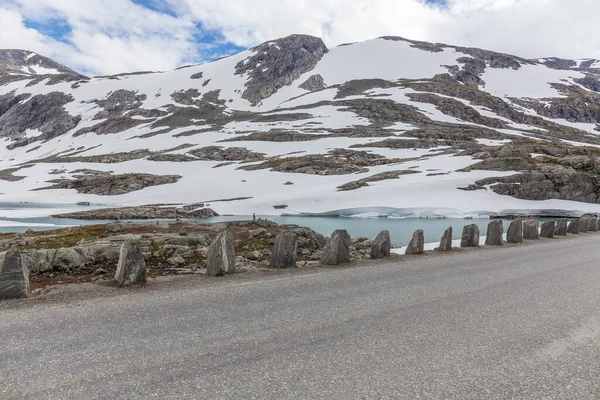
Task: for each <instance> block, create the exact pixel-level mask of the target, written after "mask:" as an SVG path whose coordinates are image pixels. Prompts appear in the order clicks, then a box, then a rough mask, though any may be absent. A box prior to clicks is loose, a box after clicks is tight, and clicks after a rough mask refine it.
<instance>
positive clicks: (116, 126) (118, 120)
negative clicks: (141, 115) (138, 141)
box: [73, 116, 148, 137]
mask: <svg viewBox="0 0 600 400" xmlns="http://www.w3.org/2000/svg"><path fill="white" fill-rule="evenodd" d="M145 123H148V121H144V120H139V119H133V118H130V117H126V116H125V117H115V118H110V119H107V120H106V121H103V122H100V123H99V124H96V125H93V126H89V127H86V128H81V129H79V130H78V131H77V132H75V133H74V134H73V136H74V137H77V136H82V135H85V134H87V133H92V132H93V133H95V134H97V135H109V134H112V133H120V132H123V131H126V130H128V129H131V128H135V127H136V126H138V125H141V124H145Z"/></svg>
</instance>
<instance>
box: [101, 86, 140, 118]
mask: <svg viewBox="0 0 600 400" xmlns="http://www.w3.org/2000/svg"><path fill="white" fill-rule="evenodd" d="M144 100H146V95H145V94H141V95H138V94H137V93H136V92H134V91H133V90H125V89H120V90H116V91H114V92H112V93H111V94H110V95H109V96H108V97H107V98H106V99H104V100H98V101H96V104H98V106H100V107H102V108H103V109H104V110H102V111H100V112H99V113H97V114H96V115H95V116H94V118H93V119H95V120H97V119H105V118H114V117H119V116H121V115H122V114H123V113H125V112H127V111H129V110H134V109H136V108H139V107H141V105H142V102H143V101H144Z"/></svg>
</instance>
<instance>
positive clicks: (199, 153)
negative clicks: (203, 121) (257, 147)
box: [188, 146, 265, 162]
mask: <svg viewBox="0 0 600 400" xmlns="http://www.w3.org/2000/svg"><path fill="white" fill-rule="evenodd" d="M188 154H191V155H193V156H194V157H196V158H197V159H198V160H203V161H244V162H249V161H261V160H264V159H265V155H264V154H263V153H255V152H253V151H251V150H248V149H246V148H245V147H219V146H208V147H202V148H199V149H193V150H190V151H189V152H188Z"/></svg>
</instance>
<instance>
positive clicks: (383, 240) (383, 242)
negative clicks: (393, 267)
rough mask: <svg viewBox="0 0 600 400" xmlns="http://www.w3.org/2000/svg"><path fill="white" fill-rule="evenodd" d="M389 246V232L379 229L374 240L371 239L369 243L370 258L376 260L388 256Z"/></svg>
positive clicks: (390, 244) (390, 245)
mask: <svg viewBox="0 0 600 400" xmlns="http://www.w3.org/2000/svg"><path fill="white" fill-rule="evenodd" d="M391 247H392V243H391V240H390V232H389V231H381V232H380V233H379V235H377V237H376V238H375V240H373V243H371V253H370V257H371V259H372V260H376V259H380V258H387V257H389V256H390V249H391Z"/></svg>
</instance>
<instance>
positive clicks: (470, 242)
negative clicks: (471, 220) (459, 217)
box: [460, 224, 479, 247]
mask: <svg viewBox="0 0 600 400" xmlns="http://www.w3.org/2000/svg"><path fill="white" fill-rule="evenodd" d="M478 246H479V227H478V226H477V225H476V224H471V225H467V226H465V227H464V228H463V232H462V236H461V238H460V247H478Z"/></svg>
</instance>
